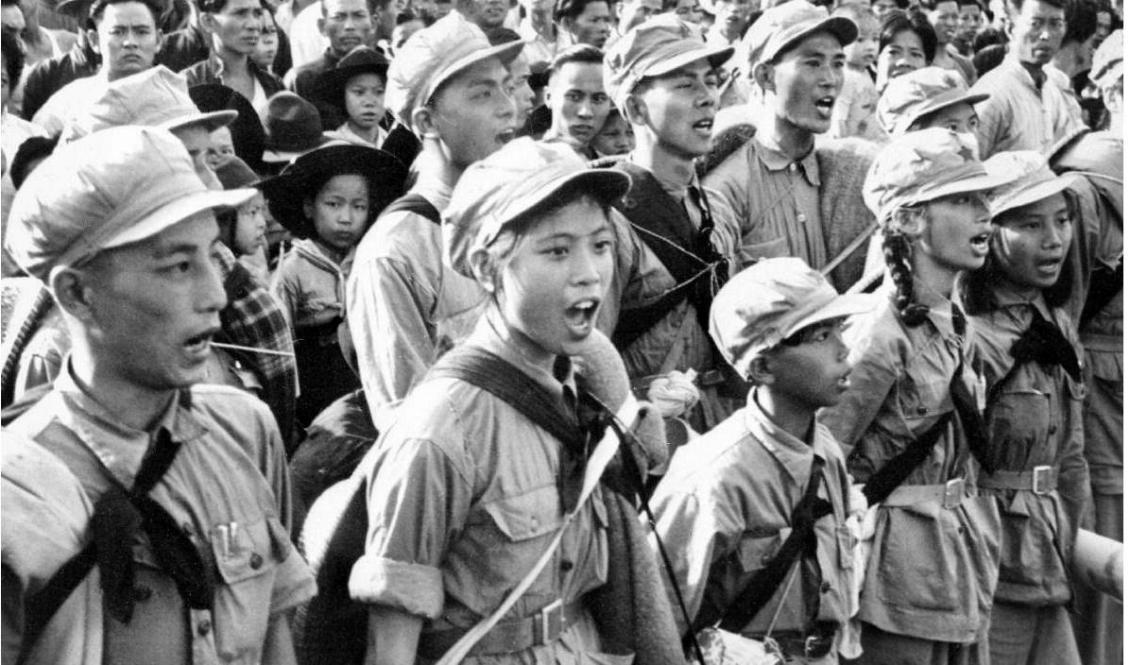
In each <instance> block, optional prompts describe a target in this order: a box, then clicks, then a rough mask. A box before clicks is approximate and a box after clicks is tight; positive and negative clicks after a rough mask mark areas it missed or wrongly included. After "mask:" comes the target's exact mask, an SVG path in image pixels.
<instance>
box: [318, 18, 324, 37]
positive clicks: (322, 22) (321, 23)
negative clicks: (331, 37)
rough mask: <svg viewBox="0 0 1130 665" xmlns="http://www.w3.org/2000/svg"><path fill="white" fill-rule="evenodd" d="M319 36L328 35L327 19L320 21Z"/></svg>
mask: <svg viewBox="0 0 1130 665" xmlns="http://www.w3.org/2000/svg"><path fill="white" fill-rule="evenodd" d="M318 34H319V35H325V34H326V19H325V17H322V18H320V19H318Z"/></svg>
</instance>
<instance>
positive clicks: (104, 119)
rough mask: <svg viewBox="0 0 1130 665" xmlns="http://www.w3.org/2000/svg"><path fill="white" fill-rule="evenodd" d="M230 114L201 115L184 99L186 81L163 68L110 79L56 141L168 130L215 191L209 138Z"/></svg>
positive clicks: (226, 122)
mask: <svg viewBox="0 0 1130 665" xmlns="http://www.w3.org/2000/svg"><path fill="white" fill-rule="evenodd" d="M236 115H237V113H236V112H235V111H226V110H225V111H214V112H211V113H201V112H200V109H199V108H197V106H196V105H195V104H193V103H192V98H191V97H189V95H188V83H187V82H186V81H185V79H184V77H183V76H181V75H180V74H174V73H172V72H171V71H169V70H168V69H167V68H166V67H164V66H163V65H158V66H157V67H153V68H151V69H149V70H147V71H145V72H142V73H141V74H137V75H135V76H127V77H126V78H123V79H119V80H117V81H113V82H111V83H110V85H109V86H107V87H106V91H105V92H104V93H103V94H102V96H101V97H100V98H98V99H97V100H96V101H94V103H92V104H91V105H90V106H89V107H88V108H87V109H85V110H84V111H83V113H82V114H81V115H79V116H78V117H76V118H73V119H72V120H71V121H70V122H69V124H68V125H67V126H66V127H64V128H63V133H62V135H61V136H60V140H61V142H63V143H67V142H71V141H75V140H76V139H79V138H81V137H84V136H88V135H90V134H94V133H96V132H98V131H101V130H104V129H107V128H110V127H120V126H122V125H141V126H145V127H158V128H161V129H165V130H167V131H169V132H171V133H172V134H173V135H174V136H176V137H177V138H178V139H180V140H181V143H182V145H183V146H184V147H185V148H186V149H187V150H188V154H189V156H190V157H191V158H192V162H193V165H194V166H195V168H196V172H197V175H198V176H199V177H200V179H201V181H203V182H204V183H205V184H206V185H208V186H209V187H212V188H214V189H219V188H220V183H219V181H217V180H216V175H215V174H214V173H213V172H212V169H211V168H209V167H208V148H209V146H210V145H211V134H212V132H213V131H214V130H215V129H216V128H218V127H222V126H225V125H229V124H231V122H232V121H233V120H235V117H236Z"/></svg>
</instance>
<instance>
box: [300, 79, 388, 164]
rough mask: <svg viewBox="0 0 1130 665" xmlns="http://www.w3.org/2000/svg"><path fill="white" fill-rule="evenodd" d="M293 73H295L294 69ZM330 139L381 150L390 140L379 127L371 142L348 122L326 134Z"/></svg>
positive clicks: (386, 133)
mask: <svg viewBox="0 0 1130 665" xmlns="http://www.w3.org/2000/svg"><path fill="white" fill-rule="evenodd" d="M291 71H294V70H293V69H292V70H291ZM326 134H327V135H328V136H329V137H330V138H335V139H341V140H342V141H349V142H350V143H356V144H357V145H363V146H365V147H366V148H379V147H381V146H382V145H384V142H385V139H387V138H388V132H386V131H385V130H384V128H382V127H377V139H376V140H375V141H370V140H369V139H368V138H366V137H364V136H361V135H360V134H358V133H357V132H355V131H353V128H352V127H350V126H349V123H348V122H345V123H342V124H341V126H340V127H338V128H337V129H336V130H334V131H332V132H327V133H326Z"/></svg>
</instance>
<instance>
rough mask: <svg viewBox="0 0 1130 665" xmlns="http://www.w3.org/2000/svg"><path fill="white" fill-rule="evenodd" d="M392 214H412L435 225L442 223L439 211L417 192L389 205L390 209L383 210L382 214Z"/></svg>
mask: <svg viewBox="0 0 1130 665" xmlns="http://www.w3.org/2000/svg"><path fill="white" fill-rule="evenodd" d="M390 212H412V213H416V214H417V215H419V216H421V217H424V218H425V219H427V220H428V221H430V222H431V223H433V224H436V225H438V224H439V223H440V216H439V210H437V209H436V207H435V206H434V205H432V202H431V201H429V200H427V199H426V198H424V197H423V196H421V195H420V194H417V193H415V192H409V193H408V194H405V195H404V196H401V197H400V198H398V199H397V200H395V201H393V202H392V203H390V204H388V207H386V208H385V209H384V210H382V211H381V214H382V215H387V214H388V213H390Z"/></svg>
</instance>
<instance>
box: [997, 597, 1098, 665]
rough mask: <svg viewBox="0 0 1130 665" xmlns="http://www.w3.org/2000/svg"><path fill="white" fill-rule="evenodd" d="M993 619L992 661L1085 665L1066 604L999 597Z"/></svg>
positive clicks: (1013, 664) (1024, 664) (1021, 664)
mask: <svg viewBox="0 0 1130 665" xmlns="http://www.w3.org/2000/svg"><path fill="white" fill-rule="evenodd" d="M991 622H992V625H991V627H990V628H989V648H990V650H991V652H992V664H993V665H1082V662H1083V661H1082V660H1080V658H1079V649H1078V648H1077V647H1076V646H1075V633H1074V632H1072V630H1071V620H1070V619H1069V618H1068V615H1067V607H1066V606H1064V605H1055V606H1051V607H1030V606H1028V605H1016V604H1013V603H1005V602H1001V601H997V602H994V603H993V618H992V619H991ZM1088 665H1090V664H1088Z"/></svg>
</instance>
